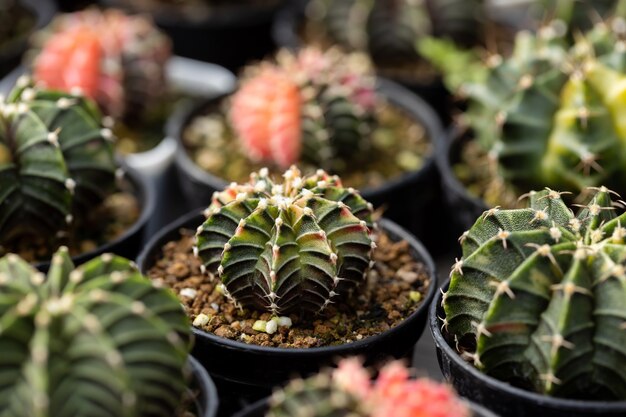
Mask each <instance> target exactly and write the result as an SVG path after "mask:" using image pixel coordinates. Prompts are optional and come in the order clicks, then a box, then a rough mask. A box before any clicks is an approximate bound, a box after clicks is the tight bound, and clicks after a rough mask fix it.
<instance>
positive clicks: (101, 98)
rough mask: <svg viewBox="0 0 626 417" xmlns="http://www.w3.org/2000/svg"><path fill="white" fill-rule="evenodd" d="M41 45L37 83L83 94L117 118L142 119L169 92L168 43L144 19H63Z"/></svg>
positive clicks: (112, 14)
mask: <svg viewBox="0 0 626 417" xmlns="http://www.w3.org/2000/svg"><path fill="white" fill-rule="evenodd" d="M37 43H38V45H37V46H38V48H39V49H40V50H39V51H38V52H39V53H38V54H37V56H36V58H35V60H34V62H33V75H34V78H35V81H36V82H37V83H38V84H39V85H42V86H45V87H46V88H51V89H58V90H62V91H68V92H69V91H81V92H82V93H83V94H85V95H87V96H89V97H90V98H92V99H94V100H96V101H97V102H98V104H99V106H100V107H101V108H102V110H103V111H104V112H105V113H106V114H108V115H110V116H112V117H114V118H130V117H135V116H137V115H141V114H142V112H143V111H145V109H146V107H147V105H149V104H150V103H152V102H154V101H155V100H158V98H159V97H161V96H162V95H163V94H164V92H165V75H164V66H165V63H166V62H167V60H168V59H169V57H170V55H171V51H170V49H171V48H170V43H169V40H168V39H167V38H166V37H165V35H163V34H162V33H161V32H159V30H158V29H156V28H155V27H154V25H153V24H152V23H151V22H150V21H149V20H147V19H146V18H144V17H142V16H128V15H125V14H124V13H122V12H120V11H117V10H106V11H103V12H101V11H99V10H97V9H89V10H85V11H81V12H76V13H71V14H65V15H61V16H59V17H57V18H56V19H55V21H54V22H53V23H52V25H51V27H50V28H49V29H46V30H45V31H44V32H43V33H41V34H40V36H39V37H38V38H37Z"/></svg>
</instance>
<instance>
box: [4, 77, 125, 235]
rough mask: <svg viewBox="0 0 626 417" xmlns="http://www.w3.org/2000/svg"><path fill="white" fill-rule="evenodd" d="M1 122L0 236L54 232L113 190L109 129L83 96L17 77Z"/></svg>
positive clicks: (5, 101)
mask: <svg viewBox="0 0 626 417" xmlns="http://www.w3.org/2000/svg"><path fill="white" fill-rule="evenodd" d="M0 121H2V123H0V235H1V236H2V237H1V238H0V243H2V244H3V243H5V242H7V241H8V240H9V239H11V237H13V236H15V235H17V234H20V233H27V232H30V233H34V234H36V235H39V236H41V235H43V236H47V237H49V238H50V239H53V238H55V235H56V234H57V233H58V232H63V231H66V230H67V228H68V226H69V224H71V223H73V222H74V221H76V220H77V219H76V216H79V213H81V212H83V211H88V210H90V209H92V208H93V207H94V206H96V205H97V204H99V203H100V202H101V201H102V200H103V199H104V198H105V196H107V195H108V194H109V193H110V192H112V191H113V190H114V187H115V172H116V164H115V160H114V157H113V148H112V144H111V131H110V130H108V129H104V128H102V126H101V124H100V114H99V112H98V110H97V109H96V108H95V106H94V105H93V103H91V102H90V101H89V100H87V99H84V98H83V97H82V96H80V95H70V94H65V93H60V92H51V91H46V90H42V89H39V88H38V87H33V86H32V85H31V84H30V83H29V81H28V79H26V78H21V79H20V80H18V83H17V86H16V87H15V89H14V90H13V91H12V92H11V93H10V95H9V96H8V97H7V98H6V100H5V99H3V100H2V101H0ZM79 217H80V216H79Z"/></svg>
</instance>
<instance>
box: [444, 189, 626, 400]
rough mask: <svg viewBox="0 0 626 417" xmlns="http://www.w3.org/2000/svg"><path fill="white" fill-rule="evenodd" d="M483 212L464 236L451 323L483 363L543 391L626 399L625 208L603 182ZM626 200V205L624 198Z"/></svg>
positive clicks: (459, 342)
mask: <svg viewBox="0 0 626 417" xmlns="http://www.w3.org/2000/svg"><path fill="white" fill-rule="evenodd" d="M589 191H590V192H591V193H592V194H593V195H592V197H591V198H590V200H589V201H588V203H587V204H585V205H582V206H581V208H580V210H579V212H578V215H576V216H574V214H573V212H572V211H571V210H570V209H569V208H568V207H567V206H566V205H565V204H564V203H563V201H562V199H561V194H562V193H559V192H556V191H553V190H550V189H546V190H544V191H541V192H531V193H530V194H529V195H528V197H529V198H530V205H529V208H526V209H515V210H499V209H498V208H493V209H491V210H488V211H487V212H485V214H484V215H483V216H482V217H481V218H479V219H478V220H477V221H476V223H475V224H474V226H473V227H472V228H471V229H470V230H469V232H467V233H465V234H464V235H463V236H462V238H461V242H462V248H463V257H462V259H461V260H460V261H457V263H456V264H455V265H454V267H453V269H452V273H451V282H450V287H449V289H448V291H447V292H446V293H445V294H444V296H443V307H444V309H445V319H443V323H442V324H443V330H444V333H445V332H447V333H448V335H449V336H450V338H452V339H453V342H454V343H456V346H457V349H459V351H460V353H461V355H462V356H463V357H465V358H466V359H468V360H470V361H472V362H473V363H474V365H475V366H476V367H478V368H479V369H481V370H482V371H483V372H485V373H487V374H488V375H491V376H493V377H496V378H498V379H501V380H504V381H507V382H510V383H512V384H514V385H517V386H521V387H523V388H526V389H529V390H533V391H536V392H539V393H542V394H548V395H554V396H559V397H567V398H575V399H594V400H599V399H613V400H625V399H626V368H625V367H624V366H623V364H624V360H625V359H626V307H625V304H624V300H626V272H625V271H626V245H625V241H624V239H625V237H626V228H625V227H624V226H626V213H621V214H619V215H618V214H616V204H615V203H614V202H612V201H611V193H612V191H609V190H608V189H606V188H605V187H600V188H594V189H592V190H589ZM620 207H621V205H620Z"/></svg>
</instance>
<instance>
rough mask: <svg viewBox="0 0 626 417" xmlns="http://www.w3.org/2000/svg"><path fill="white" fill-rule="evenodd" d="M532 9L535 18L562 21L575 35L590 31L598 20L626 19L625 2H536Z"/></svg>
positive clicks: (614, 0)
mask: <svg viewBox="0 0 626 417" xmlns="http://www.w3.org/2000/svg"><path fill="white" fill-rule="evenodd" d="M531 8H532V13H533V15H534V16H535V18H537V19H546V18H547V19H559V20H562V21H563V22H564V23H565V24H566V25H567V28H568V31H569V32H571V33H573V34H575V32H577V31H580V30H588V29H590V28H591V27H592V26H593V24H594V23H595V22H597V21H598V20H602V19H608V18H610V17H622V18H626V1H624V0H536V1H535V2H533V3H532V4H531Z"/></svg>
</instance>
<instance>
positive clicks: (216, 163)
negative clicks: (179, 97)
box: [183, 98, 432, 188]
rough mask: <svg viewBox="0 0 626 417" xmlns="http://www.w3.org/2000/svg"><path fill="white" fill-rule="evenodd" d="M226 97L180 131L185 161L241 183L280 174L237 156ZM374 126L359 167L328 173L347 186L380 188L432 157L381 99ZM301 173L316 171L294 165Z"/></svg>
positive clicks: (425, 140) (418, 133) (422, 139)
mask: <svg viewBox="0 0 626 417" xmlns="http://www.w3.org/2000/svg"><path fill="white" fill-rule="evenodd" d="M228 105H229V100H228V98H226V99H225V100H223V101H222V103H220V105H219V106H218V105H214V106H213V107H212V108H211V107H209V108H207V109H206V110H205V112H204V115H200V116H197V117H195V118H194V119H192V120H191V122H190V123H189V124H188V125H187V126H186V128H185V129H184V132H183V143H184V144H185V148H186V150H187V153H188V154H189V156H190V158H191V159H192V160H193V161H194V162H195V163H196V165H198V166H199V167H200V168H202V169H203V170H205V171H208V172H210V173H212V174H214V175H216V176H217V177H219V178H224V179H226V180H227V181H229V182H230V181H235V182H239V183H241V182H246V181H247V180H248V179H249V176H250V172H251V171H258V170H259V169H261V168H263V167H267V168H268V169H269V170H270V173H271V174H276V175H281V174H282V172H283V171H284V169H282V168H280V167H277V166H274V167H272V166H270V165H268V163H267V162H252V161H250V160H249V159H248V157H247V156H246V155H245V154H244V153H243V152H242V149H241V144H240V142H239V140H238V139H237V137H236V136H235V133H234V131H233V130H232V127H231V125H230V123H229V122H228V118H227V116H226V111H225V107H226V106H228ZM376 118H377V121H378V123H377V127H376V128H375V130H374V131H373V132H372V133H371V145H372V146H371V148H370V149H369V150H368V151H366V152H367V154H366V155H364V157H363V158H362V159H363V161H361V160H359V162H358V163H355V162H354V161H352V163H350V162H351V161H345V162H346V163H345V167H343V168H341V167H338V168H337V169H336V170H335V171H334V172H333V174H338V175H340V176H341V179H342V182H343V183H344V184H346V186H350V187H355V188H365V187H379V186H381V185H382V184H384V183H385V182H386V181H388V180H390V179H393V178H395V177H398V176H400V175H402V174H405V173H407V172H411V171H417V170H419V169H420V168H421V167H422V165H423V164H424V161H425V159H426V158H427V157H428V156H429V155H430V154H431V153H432V144H431V141H430V138H429V137H428V135H427V132H426V130H425V129H424V127H423V126H422V125H421V124H418V123H417V122H416V121H414V120H413V119H412V118H411V117H409V115H408V114H406V113H405V112H404V111H403V110H401V109H399V108H397V107H395V106H393V105H391V104H390V103H388V102H387V101H386V100H384V99H382V98H381V99H380V102H379V104H378V106H377V110H376ZM298 166H299V168H300V169H301V170H302V171H303V173H305V174H311V173H314V172H315V171H316V170H317V168H319V167H318V166H314V165H312V164H307V163H304V162H302V161H300V162H299V163H298Z"/></svg>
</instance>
